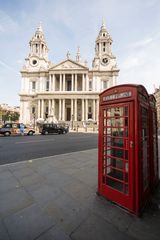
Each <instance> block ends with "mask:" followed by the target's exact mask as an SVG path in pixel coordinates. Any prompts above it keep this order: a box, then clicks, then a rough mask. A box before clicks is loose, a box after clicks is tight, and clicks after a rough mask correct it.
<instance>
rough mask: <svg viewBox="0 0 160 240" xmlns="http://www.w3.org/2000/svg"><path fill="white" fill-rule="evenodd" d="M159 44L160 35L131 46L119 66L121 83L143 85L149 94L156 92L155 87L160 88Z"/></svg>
mask: <svg viewBox="0 0 160 240" xmlns="http://www.w3.org/2000/svg"><path fill="white" fill-rule="evenodd" d="M159 42H160V35H159V34H155V35H153V36H151V37H150V38H144V39H141V40H140V41H137V42H135V43H132V44H130V45H129V47H128V50H127V54H126V55H125V57H124V58H123V60H122V61H121V64H120V66H119V67H120V70H121V71H120V77H119V83H127V82H128V83H135V84H142V85H144V86H145V87H146V88H147V90H148V92H149V93H152V92H154V85H155V86H156V87H159V84H160V75H159V66H160V58H159V56H160V48H159Z"/></svg>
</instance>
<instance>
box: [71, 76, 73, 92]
mask: <svg viewBox="0 0 160 240" xmlns="http://www.w3.org/2000/svg"><path fill="white" fill-rule="evenodd" d="M71 90H72V92H73V91H74V75H73V74H72V78H71Z"/></svg>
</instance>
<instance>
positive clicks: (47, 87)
mask: <svg viewBox="0 0 160 240" xmlns="http://www.w3.org/2000/svg"><path fill="white" fill-rule="evenodd" d="M46 91H49V81H47V82H46Z"/></svg>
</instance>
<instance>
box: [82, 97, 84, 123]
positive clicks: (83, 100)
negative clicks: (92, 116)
mask: <svg viewBox="0 0 160 240" xmlns="http://www.w3.org/2000/svg"><path fill="white" fill-rule="evenodd" d="M82 121H84V99H82Z"/></svg>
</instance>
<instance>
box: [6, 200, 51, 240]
mask: <svg viewBox="0 0 160 240" xmlns="http://www.w3.org/2000/svg"><path fill="white" fill-rule="evenodd" d="M4 224H5V226H6V228H7V230H8V233H9V236H10V238H11V239H13V240H22V239H23V240H33V239H35V238H37V237H38V236H40V235H41V234H43V233H45V232H47V231H48V230H49V229H50V228H51V227H53V226H54V225H55V223H54V221H53V219H52V218H51V217H50V216H47V215H45V214H44V213H43V212H42V210H41V209H40V208H39V207H38V206H37V205H36V204H33V205H31V206H29V207H27V208H24V209H23V210H21V211H19V212H17V213H15V214H12V215H11V216H8V217H6V218H5V219H4Z"/></svg>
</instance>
